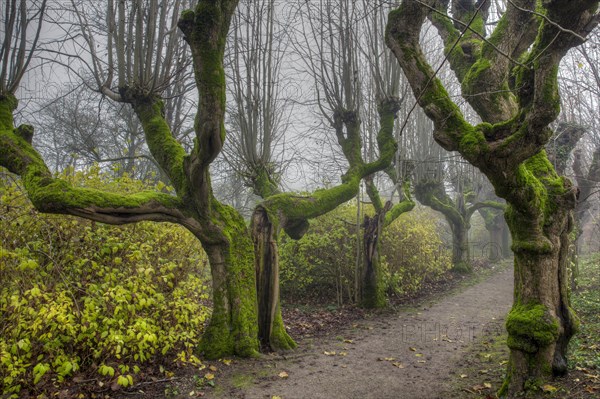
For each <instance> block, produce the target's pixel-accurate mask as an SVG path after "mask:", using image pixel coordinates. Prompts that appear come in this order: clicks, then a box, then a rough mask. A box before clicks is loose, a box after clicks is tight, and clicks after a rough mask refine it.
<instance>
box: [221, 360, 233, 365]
mask: <svg viewBox="0 0 600 399" xmlns="http://www.w3.org/2000/svg"><path fill="white" fill-rule="evenodd" d="M221 361H222V362H223V364H224V365H226V366H230V365H231V359H223V360H221Z"/></svg>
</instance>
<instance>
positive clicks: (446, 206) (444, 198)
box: [415, 180, 468, 225]
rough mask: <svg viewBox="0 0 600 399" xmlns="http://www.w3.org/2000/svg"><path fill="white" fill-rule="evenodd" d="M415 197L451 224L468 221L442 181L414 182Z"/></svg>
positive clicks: (460, 223) (461, 223)
mask: <svg viewBox="0 0 600 399" xmlns="http://www.w3.org/2000/svg"><path fill="white" fill-rule="evenodd" d="M415 197H416V198H417V200H418V201H419V202H420V203H421V204H423V205H426V206H428V207H430V208H431V209H433V210H436V211H438V212H440V213H441V214H442V215H444V217H445V218H446V219H447V220H448V221H449V222H451V224H456V225H464V224H466V223H468V222H467V221H466V220H465V218H464V217H463V215H461V213H460V211H459V209H458V207H457V206H456V204H455V203H454V201H453V200H452V198H450V196H449V195H448V194H447V193H446V189H445V188H444V182H442V181H433V180H424V181H421V182H418V183H417V184H415Z"/></svg>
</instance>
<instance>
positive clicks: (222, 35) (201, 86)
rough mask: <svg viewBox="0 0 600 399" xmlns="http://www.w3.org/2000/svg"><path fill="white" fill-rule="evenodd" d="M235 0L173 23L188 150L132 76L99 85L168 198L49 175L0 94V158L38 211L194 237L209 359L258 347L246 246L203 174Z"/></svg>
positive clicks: (212, 153) (237, 220) (207, 4)
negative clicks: (186, 82)
mask: <svg viewBox="0 0 600 399" xmlns="http://www.w3.org/2000/svg"><path fill="white" fill-rule="evenodd" d="M236 6H237V1H234V0H222V1H219V2H214V1H208V0H201V1H199V2H198V4H197V6H196V7H195V10H194V11H191V10H190V11H185V12H184V13H183V14H182V16H181V19H180V21H179V27H180V28H181V30H182V31H183V32H184V35H185V39H186V41H187V42H188V44H189V45H190V48H191V50H192V56H193V66H194V72H195V78H196V86H197V89H198V97H199V101H198V110H197V115H196V123H195V132H196V139H197V140H196V145H195V147H194V149H193V150H192V152H191V153H189V154H187V153H186V152H185V151H184V149H183V147H182V146H181V144H180V143H178V142H177V140H176V139H175V138H174V136H173V134H172V132H171V129H170V127H169V126H168V124H167V121H166V119H165V117H164V114H165V112H164V105H163V102H162V100H161V99H160V97H159V95H158V94H157V93H152V92H148V91H147V90H145V89H142V88H140V87H143V85H139V84H137V83H136V82H135V81H132V82H125V81H122V80H121V79H120V80H119V86H118V87H117V88H116V89H113V88H107V87H104V88H103V92H105V91H110V92H112V93H113V94H112V95H111V98H117V99H118V100H119V101H122V102H125V103H129V104H130V105H131V106H132V107H133V109H134V111H135V113H136V115H137V117H138V118H139V120H140V122H141V124H142V127H143V129H144V133H145V135H146V142H147V143H148V147H149V149H150V151H151V153H152V155H153V157H154V159H155V160H156V162H157V164H158V165H159V166H160V168H161V169H162V171H163V172H164V173H165V175H167V176H168V178H169V180H170V181H171V183H172V185H173V187H174V189H175V191H176V195H175V196H172V195H168V194H164V193H160V192H144V193H137V194H131V195H119V194H115V193H111V192H102V191H98V190H91V189H85V188H80V187H73V186H72V185H70V184H69V183H68V182H66V181H64V180H60V179H55V178H53V176H52V174H51V173H50V171H49V170H48V168H47V166H46V165H45V163H44V161H43V159H42V158H41V157H40V155H39V154H38V153H37V152H36V151H35V149H34V148H33V147H32V145H31V139H32V136H33V128H32V127H31V126H26V125H24V126H21V127H19V128H16V129H15V128H14V126H13V115H12V114H13V112H14V110H15V109H16V106H17V100H16V98H15V97H14V95H13V94H12V93H0V165H2V166H4V167H6V168H7V169H8V170H10V171H11V172H13V173H16V174H18V175H20V176H21V178H22V180H23V183H24V186H25V189H26V191H27V193H28V196H29V198H30V199H31V201H32V203H33V205H34V206H35V207H36V208H37V209H38V210H39V211H41V212H48V213H58V214H68V215H74V216H79V217H83V218H87V219H91V220H95V221H99V222H103V223H108V224H125V223H135V222H139V221H157V222H172V223H178V224H180V225H182V226H184V227H186V228H187V229H188V230H190V231H191V232H192V233H193V234H194V235H195V236H196V237H197V238H198V239H199V240H200V242H201V243H202V246H203V248H204V250H205V251H206V253H207V255H208V258H209V261H210V266H211V273H212V277H213V302H214V308H213V313H212V316H211V320H210V322H209V325H208V327H207V330H206V332H205V334H204V335H203V338H202V342H201V344H200V347H201V349H202V350H203V351H204V353H205V355H206V356H208V357H211V358H219V357H222V356H226V355H240V356H252V355H254V354H256V353H257V352H258V328H257V320H258V317H257V305H256V285H255V280H254V278H255V274H254V251H253V244H252V241H251V238H250V234H249V232H248V229H247V227H246V225H245V223H244V220H243V218H242V217H241V216H240V214H239V213H237V212H236V211H235V210H233V209H232V208H231V207H228V206H225V205H223V204H221V203H219V202H218V201H217V200H216V199H215V198H214V196H213V193H212V187H211V184H210V175H209V166H210V164H211V162H212V161H213V160H214V159H215V158H216V157H217V155H218V154H219V152H220V151H221V148H222V146H223V141H224V139H225V128H224V114H225V73H224V68H223V52H224V48H225V42H226V36H227V32H228V29H229V23H230V20H231V16H232V14H233V12H234V10H235V7H236ZM146 72H148V71H146ZM150 75H151V73H150ZM109 82H110V79H109ZM104 89H105V90H104ZM116 93H118V94H116Z"/></svg>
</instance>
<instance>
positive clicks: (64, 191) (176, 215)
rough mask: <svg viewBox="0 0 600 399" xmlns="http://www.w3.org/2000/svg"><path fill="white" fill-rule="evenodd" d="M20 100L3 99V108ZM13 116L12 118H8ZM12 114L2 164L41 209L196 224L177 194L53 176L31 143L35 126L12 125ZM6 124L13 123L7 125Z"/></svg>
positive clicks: (1, 145) (1, 143)
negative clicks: (128, 190) (86, 184)
mask: <svg viewBox="0 0 600 399" xmlns="http://www.w3.org/2000/svg"><path fill="white" fill-rule="evenodd" d="M7 102H12V103H13V104H15V105H14V106H16V100H14V98H13V99H6V98H5V99H4V100H0V104H2V105H0V108H3V109H6V108H7V107H6V103H7ZM7 117H8V118H10V120H8V119H7ZM11 126H12V115H9V114H7V113H6V112H3V113H2V127H3V129H1V130H0V165H1V166H3V167H5V168H7V169H8V170H9V171H10V172H12V173H15V174H17V175H19V176H21V178H22V181H23V185H24V187H25V190H26V191H27V195H28V196H29V198H30V200H31V202H32V203H33V205H34V206H35V207H36V209H38V210H39V211H41V212H47V213H59V214H68V215H74V216H80V217H84V218H86V219H91V220H96V221H99V222H103V223H110V224H124V223H135V222H139V221H142V220H152V221H168V222H175V223H182V224H188V225H190V226H191V225H193V224H194V222H193V221H192V220H191V219H189V218H187V217H186V216H185V215H184V213H183V212H182V209H183V206H182V205H183V204H182V203H181V201H180V200H179V199H178V198H177V197H174V196H171V195H168V194H163V193H159V192H142V193H136V194H130V195H119V194H115V193H111V192H104V191H100V190H93V189H87V188H80V187H74V186H72V185H71V184H70V183H69V182H67V181H65V180H61V179H56V178H53V177H52V174H51V173H50V171H49V169H48V167H47V166H46V164H45V163H44V161H43V159H42V158H41V156H40V155H39V154H38V153H37V151H36V150H35V149H34V148H33V146H32V145H31V138H32V136H33V128H32V127H31V126H26V125H24V126H21V127H19V128H17V129H10V127H11ZM6 127H9V129H7V128H6Z"/></svg>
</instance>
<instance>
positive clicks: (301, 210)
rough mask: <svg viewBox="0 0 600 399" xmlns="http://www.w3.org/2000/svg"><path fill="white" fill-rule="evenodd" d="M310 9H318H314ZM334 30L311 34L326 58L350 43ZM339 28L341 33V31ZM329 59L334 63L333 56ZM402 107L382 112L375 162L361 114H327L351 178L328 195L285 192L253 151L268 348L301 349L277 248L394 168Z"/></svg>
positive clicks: (384, 104) (341, 9)
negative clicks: (288, 318)
mask: <svg viewBox="0 0 600 399" xmlns="http://www.w3.org/2000/svg"><path fill="white" fill-rule="evenodd" d="M323 5H324V3H321V6H323ZM307 6H308V7H312V6H313V5H307ZM348 6H349V4H348V3H347V2H329V3H328V4H327V7H330V8H329V11H330V12H332V11H334V12H336V14H337V13H340V14H341V15H346V16H348V12H349V7H348ZM301 7H304V6H301ZM310 10H311V11H315V10H314V9H313V8H310ZM267 15H268V14H267ZM297 15H300V18H301V21H300V23H301V24H302V23H305V24H314V23H315V22H316V19H314V18H313V19H311V18H310V17H309V16H307V15H304V14H303V13H298V14H297ZM334 25H335V24H333V23H332V21H331V20H330V24H329V25H327V24H323V25H322V26H321V30H311V34H312V35H314V36H312V38H313V39H316V41H317V43H318V44H317V45H316V46H315V48H314V49H315V51H318V52H320V54H321V55H322V54H324V53H326V52H327V49H328V48H330V47H329V45H332V44H334V43H336V44H341V43H340V42H343V41H344V39H340V37H339V35H338V33H339V32H338V31H337V30H336V29H335V28H334ZM313 27H314V25H313ZM336 28H338V27H337V26H336ZM305 33H308V32H305ZM303 37H304V39H305V40H306V39H308V37H307V36H306V35H303ZM345 39H347V37H346V38H345ZM324 43H327V44H324ZM313 44H314V42H311V41H308V40H306V41H303V42H301V44H300V45H299V46H301V47H302V48H308V47H309V46H311V45H313ZM331 48H332V47H331ZM344 49H345V50H344V51H349V48H348V47H347V43H346V46H344ZM329 54H330V56H332V57H334V55H333V54H332V53H329ZM311 60H312V61H309V62H308V64H307V66H308V68H309V69H310V70H311V73H312V72H314V67H315V66H316V64H315V63H314V58H311ZM353 61H354V60H350V61H348V62H350V63H352V62H353ZM263 65H264V63H263ZM353 65H354V64H353ZM338 72H340V71H339V70H336V71H335V73H338ZM342 75H343V76H344V77H342ZM258 76H260V74H258ZM347 76H350V77H352V76H353V74H352V73H351V72H350V73H349V70H348V69H346V70H345V71H344V72H342V73H341V74H340V76H339V77H336V78H335V79H338V78H339V79H341V80H343V81H345V80H344V78H346V77H347ZM345 82H347V81H345ZM247 84H255V82H253V79H250V80H249V81H248V82H247ZM348 84H349V85H350V86H352V85H353V82H348ZM343 90H345V96H346V98H352V99H351V100H350V101H351V102H352V103H353V104H355V102H354V99H355V97H354V96H355V94H356V93H354V92H352V91H351V88H349V87H348V86H345V88H344V89H343ZM325 96H327V97H330V96H332V93H331V92H329V91H327V92H326V94H325ZM262 106H263V108H262V112H263V113H264V115H267V113H266V111H271V112H273V111H275V110H274V109H273V107H272V106H270V104H269V103H268V102H265V103H263V104H262ZM398 107H399V104H398V101H397V100H396V99H395V98H386V99H385V100H382V101H381V102H380V104H379V107H378V110H377V114H378V118H379V125H380V129H379V131H378V134H377V138H376V142H377V147H378V156H377V157H374V158H373V159H372V160H370V162H369V161H365V160H363V158H362V156H361V148H362V137H361V130H360V126H361V120H360V118H359V117H358V114H357V113H356V112H354V108H353V107H352V109H346V108H344V107H342V105H341V104H340V107H339V108H337V109H335V111H334V112H332V115H331V114H327V115H326V116H325V118H326V119H328V120H329V122H330V123H331V127H332V128H333V129H334V130H335V137H336V139H337V143H338V145H339V146H340V147H341V149H342V152H343V153H344V155H345V157H346V159H347V161H348V162H347V166H346V169H345V173H344V174H343V176H342V177H341V182H340V183H339V184H337V185H335V186H333V187H330V188H327V189H320V190H316V191H314V192H313V193H309V194H305V195H298V194H295V193H285V192H281V191H282V190H281V188H280V187H279V184H278V179H277V176H276V175H274V174H273V172H274V169H273V168H271V167H268V166H269V165H272V164H273V162H268V159H267V158H265V157H264V156H265V154H268V153H269V151H270V150H271V149H268V150H266V149H262V150H261V151H256V150H252V151H254V152H255V153H260V154H262V157H259V158H260V159H259V160H260V162H259V163H256V162H252V157H250V156H248V157H246V159H247V161H246V163H247V165H248V166H250V167H249V168H248V170H249V171H251V173H249V176H251V177H252V182H251V184H252V186H253V188H254V191H255V192H256V193H257V194H259V195H260V196H261V197H262V198H263V201H262V202H261V203H260V204H259V205H258V206H257V207H256V209H255V211H254V214H253V215H252V234H253V238H254V245H255V251H256V252H255V257H256V259H255V261H256V270H257V277H256V278H257V288H258V303H259V338H260V341H261V343H262V344H263V345H265V346H268V347H270V348H272V349H288V348H293V347H294V346H295V343H294V342H293V340H292V339H291V338H290V337H289V336H288V334H287V332H286V331H285V328H284V327H283V320H282V318H281V309H280V305H279V264H278V248H277V242H278V237H279V235H280V232H281V230H282V229H283V230H285V232H286V233H287V234H288V236H290V237H291V238H292V239H299V238H301V237H302V236H303V235H304V234H305V232H306V231H307V228H308V227H309V223H308V220H310V219H313V218H315V217H317V216H320V215H323V214H325V213H327V212H329V211H331V210H333V209H335V208H336V207H337V206H339V205H341V204H343V203H344V202H347V201H349V200H351V199H352V198H353V197H355V196H356V194H357V193H358V191H359V185H360V181H361V180H362V179H363V178H365V177H366V176H369V175H372V174H374V173H376V172H378V171H382V170H384V169H386V168H387V167H389V166H390V164H391V162H392V159H393V157H394V154H395V152H396V148H397V146H396V142H395V140H394V135H393V133H394V132H393V129H394V119H395V114H396V112H397V111H398ZM249 109H252V107H249ZM275 116H277V115H275ZM248 119H250V118H248ZM266 121H267V119H266V118H263V123H264V122H266ZM274 133H275V132H271V133H270V134H269V136H270V137H274ZM253 137H260V139H259V140H255V141H254V143H253V144H252V145H253V146H256V145H260V144H261V141H262V142H263V143H264V142H265V139H266V134H264V133H263V134H262V136H260V135H256V134H255V135H254V136H253ZM273 143H274V142H273ZM252 151H251V152H252ZM265 166H267V167H265Z"/></svg>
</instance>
